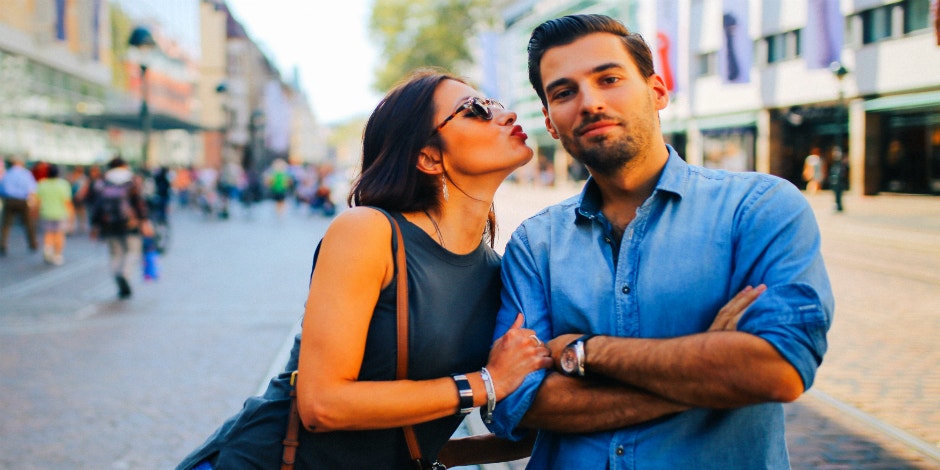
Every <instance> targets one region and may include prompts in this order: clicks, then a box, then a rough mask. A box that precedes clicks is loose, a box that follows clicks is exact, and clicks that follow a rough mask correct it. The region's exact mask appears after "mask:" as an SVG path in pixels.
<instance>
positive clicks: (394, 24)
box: [369, 0, 493, 92]
mask: <svg viewBox="0 0 940 470" xmlns="http://www.w3.org/2000/svg"><path fill="white" fill-rule="evenodd" d="M490 7H491V1H490V0H375V3H374V4H373V7H372V16H371V18H370V20H369V32H370V34H371V36H372V39H373V40H375V41H377V42H378V43H379V50H380V57H382V58H383V59H384V60H385V62H384V64H381V65H379V66H378V69H377V70H376V71H375V73H376V75H375V76H376V78H375V82H374V83H373V86H374V87H375V89H376V90H378V91H379V92H384V91H387V90H388V89H389V88H391V87H392V86H393V85H394V84H395V83H397V82H398V81H399V80H401V79H402V78H403V77H404V76H406V75H407V74H408V73H409V72H411V71H412V70H414V69H416V68H419V67H427V66H436V67H442V68H444V69H445V70H447V71H450V72H453V73H457V74H460V73H461V70H463V69H465V68H466V67H468V66H469V65H471V64H472V62H473V56H472V54H471V50H470V44H469V40H471V39H472V38H473V37H474V36H475V35H476V33H477V32H478V31H480V29H481V28H482V27H485V26H486V25H488V24H489V23H490V22H491V21H492V18H493V15H492V13H491V12H492V9H491V8H490Z"/></svg>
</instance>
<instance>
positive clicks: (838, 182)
mask: <svg viewBox="0 0 940 470" xmlns="http://www.w3.org/2000/svg"><path fill="white" fill-rule="evenodd" d="M848 186H849V165H848V163H847V162H846V161H845V156H843V155H842V148H841V147H839V146H838V145H837V146H835V147H833V148H832V164H831V165H830V166H829V187H830V188H831V189H832V194H833V195H834V196H835V199H836V212H842V210H843V209H844V208H843V207H842V193H843V192H845V190H846V188H848Z"/></svg>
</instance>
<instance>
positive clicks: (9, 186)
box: [0, 156, 39, 256]
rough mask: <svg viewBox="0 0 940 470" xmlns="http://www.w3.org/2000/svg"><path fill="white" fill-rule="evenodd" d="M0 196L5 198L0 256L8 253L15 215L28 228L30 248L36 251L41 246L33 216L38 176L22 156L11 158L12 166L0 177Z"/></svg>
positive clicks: (0, 229) (0, 235)
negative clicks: (8, 238) (25, 164)
mask: <svg viewBox="0 0 940 470" xmlns="http://www.w3.org/2000/svg"><path fill="white" fill-rule="evenodd" d="M0 197H2V198H3V222H2V225H0V256H4V255H6V253H7V237H8V236H9V234H10V227H11V226H13V219H14V218H15V217H19V219H20V222H21V223H22V224H23V228H24V229H25V230H26V241H27V242H28V243H29V249H30V250H31V251H36V250H37V249H38V246H39V244H38V243H37V242H36V223H35V219H34V217H33V214H34V211H33V208H34V207H35V205H36V178H35V177H34V176H33V174H32V172H30V171H29V170H27V169H26V167H25V166H24V164H23V159H22V158H20V157H16V156H14V157H13V158H11V160H10V168H9V169H8V170H7V171H6V173H5V174H4V175H3V179H0Z"/></svg>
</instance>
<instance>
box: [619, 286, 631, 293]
mask: <svg viewBox="0 0 940 470" xmlns="http://www.w3.org/2000/svg"><path fill="white" fill-rule="evenodd" d="M620 292H623V293H624V294H629V293H630V286H628V285H624V286H623V287H621V288H620Z"/></svg>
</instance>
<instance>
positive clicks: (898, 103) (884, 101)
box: [865, 91, 940, 111]
mask: <svg viewBox="0 0 940 470" xmlns="http://www.w3.org/2000/svg"><path fill="white" fill-rule="evenodd" d="M917 108H940V91H928V92H924V93H907V94H903V95H893V96H884V97H881V98H875V99H871V100H867V101H865V111H893V110H902V109H905V110H910V109H917Z"/></svg>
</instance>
